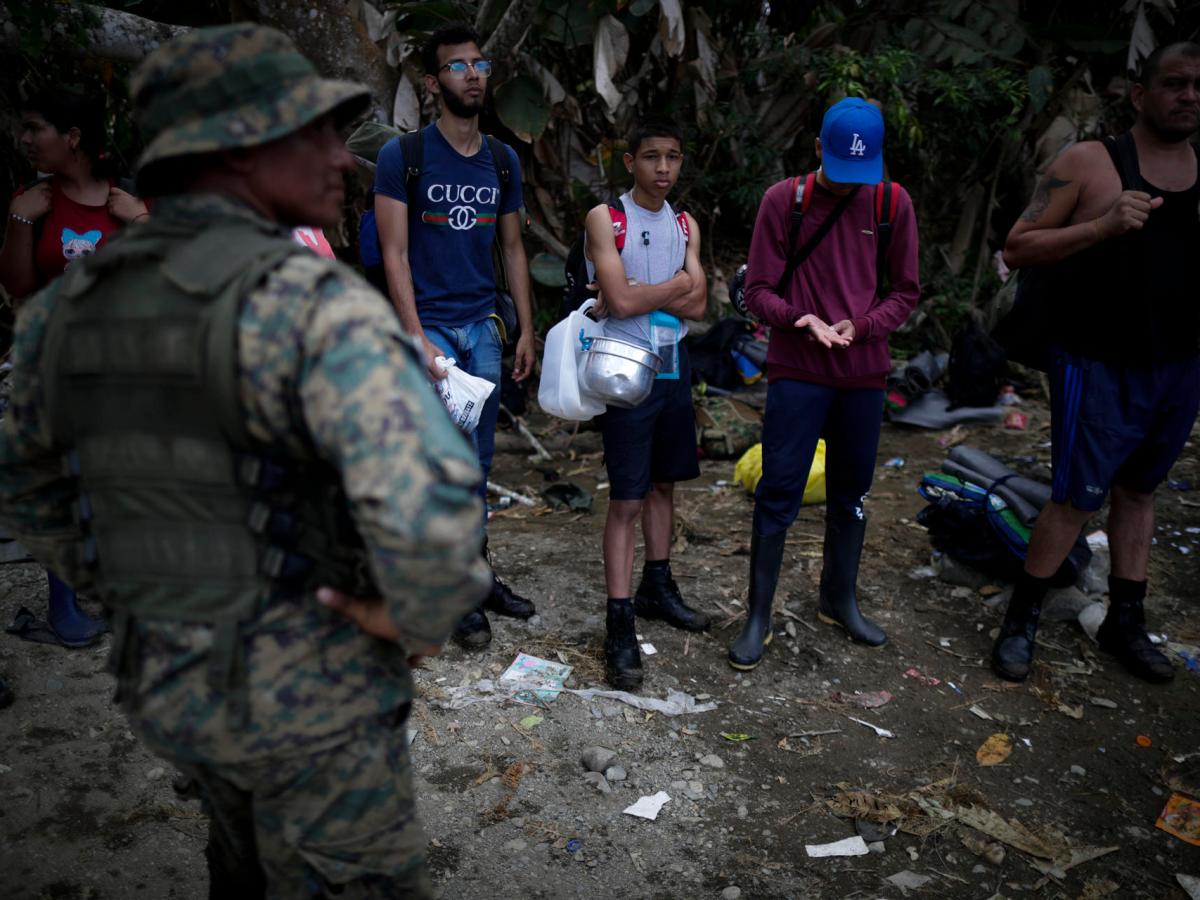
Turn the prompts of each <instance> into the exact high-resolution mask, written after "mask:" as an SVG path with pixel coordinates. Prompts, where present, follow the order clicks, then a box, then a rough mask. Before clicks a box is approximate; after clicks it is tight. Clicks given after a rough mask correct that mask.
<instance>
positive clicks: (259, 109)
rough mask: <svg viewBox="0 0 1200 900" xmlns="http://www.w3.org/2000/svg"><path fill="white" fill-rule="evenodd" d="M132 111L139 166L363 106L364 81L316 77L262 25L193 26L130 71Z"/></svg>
mask: <svg viewBox="0 0 1200 900" xmlns="http://www.w3.org/2000/svg"><path fill="white" fill-rule="evenodd" d="M130 87H131V89H132V93H133V104H134V114H135V116H136V117H137V122H138V125H139V127H140V128H141V130H142V135H143V137H144V138H145V139H146V141H147V145H146V149H145V151H144V152H143V153H142V156H141V158H140V159H139V160H138V167H139V168H140V169H145V168H146V167H147V166H149V165H151V164H153V163H156V162H159V161H161V160H164V159H171V158H174V157H178V156H188V155H191V154H195V153H211V152H213V151H215V150H224V149H230V148H235V147H254V146H257V145H259V144H265V143H267V142H268V141H273V140H275V139H276V138H281V137H284V136H285V135H288V134H291V133H292V132H293V131H297V130H299V129H301V128H303V127H304V126H305V125H307V124H308V123H309V122H312V121H315V120H316V119H319V118H320V117H321V116H323V115H325V114H326V113H329V112H332V111H334V110H338V109H339V108H341V107H345V110H344V112H345V113H346V115H347V118H348V117H350V116H351V115H352V114H354V113H356V112H359V111H361V110H363V109H365V108H366V106H367V104H368V103H369V102H370V96H371V95H370V92H369V91H368V90H367V88H366V86H365V85H361V84H356V83H354V82H351V81H336V80H333V79H329V78H322V77H321V76H320V75H318V74H317V70H316V69H315V68H314V67H313V64H312V63H311V62H309V61H308V59H306V58H305V57H304V55H303V54H302V53H300V51H299V50H297V49H296V46H295V44H293V43H292V41H291V39H290V38H289V37H287V35H285V34H283V33H282V32H280V31H276V30H275V29H274V28H267V27H264V26H262V25H253V24H246V23H243V24H237V25H222V26H218V27H215V28H197V29H196V30H195V31H191V32H188V33H187V34H185V35H183V36H182V37H179V38H177V39H176V40H173V41H171V42H170V43H169V44H166V45H164V46H163V47H160V48H159V49H158V50H155V51H154V52H153V53H151V54H150V56H148V57H147V58H146V59H145V61H144V62H142V64H141V65H140V66H138V68H137V70H136V71H135V72H134V73H133V77H132V79H131V81H130Z"/></svg>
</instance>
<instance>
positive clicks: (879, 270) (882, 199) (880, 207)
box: [875, 181, 900, 295]
mask: <svg viewBox="0 0 1200 900" xmlns="http://www.w3.org/2000/svg"><path fill="white" fill-rule="evenodd" d="M899 205H900V186H899V185H897V184H893V183H892V182H890V181H881V182H879V184H877V185H875V232H876V235H877V237H876V240H875V292H876V294H877V295H882V294H883V285H884V283H885V282H886V281H887V261H888V252H889V249H890V247H891V244H892V223H893V222H894V221H895V220H896V209H897V207H899Z"/></svg>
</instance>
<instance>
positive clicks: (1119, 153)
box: [1104, 131, 1145, 191]
mask: <svg viewBox="0 0 1200 900" xmlns="http://www.w3.org/2000/svg"><path fill="white" fill-rule="evenodd" d="M1104 149H1105V150H1107V151H1108V156H1109V158H1110V159H1111V160H1112V164H1113V168H1115V169H1116V170H1117V174H1118V175H1120V176H1121V190H1123V191H1140V190H1144V189H1145V186H1144V185H1143V184H1142V173H1141V169H1140V167H1139V166H1138V159H1137V145H1136V144H1134V142H1133V134H1132V132H1129V131H1126V132H1125V133H1124V134H1119V135H1116V136H1115V137H1114V136H1113V135H1111V134H1110V135H1107V136H1105V138H1104Z"/></svg>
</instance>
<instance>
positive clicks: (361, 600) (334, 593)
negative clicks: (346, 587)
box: [317, 587, 403, 642]
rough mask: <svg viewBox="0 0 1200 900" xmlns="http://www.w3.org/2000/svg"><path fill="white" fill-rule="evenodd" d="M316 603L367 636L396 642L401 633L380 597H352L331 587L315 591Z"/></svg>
mask: <svg viewBox="0 0 1200 900" xmlns="http://www.w3.org/2000/svg"><path fill="white" fill-rule="evenodd" d="M317 602H318V603H320V604H321V605H322V606H328V607H329V608H330V609H332V610H334V611H336V612H339V613H341V614H342V615H343V616H345V617H346V618H347V619H349V620H350V621H351V622H353V623H354V624H355V625H357V626H358V627H359V628H361V629H362V630H363V631H365V632H366V633H367V634H370V635H373V636H375V637H377V638H382V639H383V640H385V641H393V642H398V641H399V640H400V637H401V635H402V633H403V632H401V631H400V629H399V628H397V627H396V623H395V622H393V621H392V620H391V617H390V616H388V612H387V606H386V604H384V602H383V598H382V597H354V596H351V595H350V594H344V593H342V592H341V591H339V590H335V589H334V588H331V587H323V588H318V589H317Z"/></svg>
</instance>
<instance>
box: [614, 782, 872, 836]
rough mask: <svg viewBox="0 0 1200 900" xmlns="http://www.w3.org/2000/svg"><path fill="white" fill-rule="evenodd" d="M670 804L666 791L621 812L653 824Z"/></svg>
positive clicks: (641, 798)
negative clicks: (660, 812) (665, 806)
mask: <svg viewBox="0 0 1200 900" xmlns="http://www.w3.org/2000/svg"><path fill="white" fill-rule="evenodd" d="M670 802H671V796H670V794H668V793H667V792H666V791H659V792H658V793H657V794H650V795H649V796H646V797H639V798H638V801H637V803H634V804H633V805H632V806H627V807H625V808H624V809H623V810H621V812H623V813H625V815H627V816H637V817H638V818H639V819H649V820H650V821H651V822H653V821H654V820H655V819H657V818H658V813H659V811H660V810H661V809H662V808H663V805H664V804H667V803H670ZM860 840H861V838H860Z"/></svg>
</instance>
